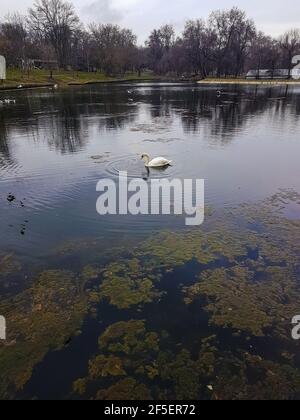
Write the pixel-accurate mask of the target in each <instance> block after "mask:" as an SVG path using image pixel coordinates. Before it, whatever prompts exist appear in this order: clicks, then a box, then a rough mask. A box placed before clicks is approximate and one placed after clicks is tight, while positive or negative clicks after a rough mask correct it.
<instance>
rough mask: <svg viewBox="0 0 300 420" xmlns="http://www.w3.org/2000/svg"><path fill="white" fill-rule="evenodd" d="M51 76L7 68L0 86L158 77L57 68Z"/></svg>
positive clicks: (36, 71) (11, 86)
mask: <svg viewBox="0 0 300 420" xmlns="http://www.w3.org/2000/svg"><path fill="white" fill-rule="evenodd" d="M52 77H53V78H52V79H51V77H50V71H49V70H31V71H30V72H29V73H27V72H22V71H20V70H17V69H8V70H7V79H6V80H5V81H4V82H3V83H2V84H1V85H0V88H2V89H5V88H13V87H17V86H18V85H20V84H22V85H23V86H25V87H26V86H28V87H29V86H33V87H34V86H39V85H47V84H53V83H57V84H59V85H70V84H71V85H73V84H79V85H81V84H86V83H101V82H103V83H105V82H112V81H118V80H120V81H125V80H141V81H142V80H151V79H155V78H156V77H155V76H154V75H153V74H152V73H143V74H142V75H141V76H139V75H138V74H137V73H127V74H126V75H125V77H108V76H106V75H105V74H103V73H88V72H82V71H73V70H71V71H64V70H55V71H53V74H52Z"/></svg>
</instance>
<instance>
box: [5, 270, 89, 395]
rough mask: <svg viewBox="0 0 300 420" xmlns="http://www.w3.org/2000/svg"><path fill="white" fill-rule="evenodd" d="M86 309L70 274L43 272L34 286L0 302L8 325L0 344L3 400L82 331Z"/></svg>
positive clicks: (75, 279)
mask: <svg viewBox="0 0 300 420" xmlns="http://www.w3.org/2000/svg"><path fill="white" fill-rule="evenodd" d="M86 308H87V304H86V298H85V296H84V295H83V293H82V285H81V284H80V281H79V280H78V279H77V278H76V276H75V275H74V274H73V273H71V272H68V271H45V272H42V273H40V274H39V276H38V277H37V279H36V280H35V282H34V283H33V285H32V287H30V288H29V289H27V290H26V291H24V292H22V293H20V294H19V295H17V296H15V297H14V298H12V299H6V300H4V301H1V302H0V313H2V314H5V317H6V321H7V325H8V326H9V328H8V337H7V340H6V342H5V343H4V344H1V345H0V371H1V381H0V396H1V398H9V397H11V396H12V395H14V394H15V392H16V391H18V390H21V389H22V387H23V386H24V385H25V384H26V382H27V381H28V380H29V379H30V377H31V374H32V369H33V367H34V366H35V365H36V364H37V363H39V362H40V361H41V360H42V359H43V357H44V356H45V355H46V353H47V352H48V351H49V350H57V349H59V348H62V347H63V346H64V343H65V342H66V340H67V339H68V338H69V337H70V336H71V335H73V334H74V333H75V332H76V330H78V329H80V327H81V323H82V319H83V317H84V314H85V312H86Z"/></svg>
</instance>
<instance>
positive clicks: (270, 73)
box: [246, 69, 300, 80]
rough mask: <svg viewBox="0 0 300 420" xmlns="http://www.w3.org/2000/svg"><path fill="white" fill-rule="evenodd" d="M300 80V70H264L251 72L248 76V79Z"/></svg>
mask: <svg viewBox="0 0 300 420" xmlns="http://www.w3.org/2000/svg"><path fill="white" fill-rule="evenodd" d="M293 77H294V78H297V79H299V78H300V69H292V70H290V71H289V70H288V69H275V70H270V69H262V70H249V71H248V73H247V74H246V79H266V80H271V79H283V80H285V79H289V78H293Z"/></svg>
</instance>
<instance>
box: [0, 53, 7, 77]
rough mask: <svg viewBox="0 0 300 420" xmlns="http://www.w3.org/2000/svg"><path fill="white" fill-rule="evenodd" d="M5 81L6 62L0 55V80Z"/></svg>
mask: <svg viewBox="0 0 300 420" xmlns="http://www.w3.org/2000/svg"><path fill="white" fill-rule="evenodd" d="M5 79H6V60H5V57H3V55H0V80H5Z"/></svg>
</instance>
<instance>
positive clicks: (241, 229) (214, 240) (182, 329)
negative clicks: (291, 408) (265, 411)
mask: <svg viewBox="0 0 300 420" xmlns="http://www.w3.org/2000/svg"><path fill="white" fill-rule="evenodd" d="M299 204H300V196H299V195H298V194H296V193H295V192H293V191H282V192H280V193H279V194H277V195H275V196H273V197H272V198H270V199H269V200H266V201H265V202H263V203H260V204H258V205H248V204H245V205H243V206H239V207H237V208H234V209H230V210H228V211H227V214H226V215H224V213H223V214H221V215H219V214H218V213H216V214H214V216H213V217H211V218H209V220H207V222H206V223H205V224H204V226H203V227H202V228H201V229H194V230H191V231H185V232H167V231H166V232H162V233H161V234H160V235H159V236H155V237H150V238H149V239H147V240H145V241H144V242H142V243H141V244H140V245H139V246H138V247H135V248H132V250H131V251H128V248H127V249H126V248H124V249H118V252H116V253H115V255H114V258H112V257H111V256H110V257H111V258H110V261H108V260H107V255H106V256H105V258H104V260H102V261H101V260H100V259H99V253H98V252H97V250H96V252H95V254H94V255H93V256H91V255H90V257H89V261H88V264H86V265H84V266H83V267H78V273H79V274H76V273H72V272H69V271H61V270H55V271H45V272H42V273H40V274H39V275H38V276H37V278H35V280H34V281H33V282H32V285H31V287H30V288H29V289H27V290H25V291H24V292H22V293H20V294H19V295H17V296H16V297H15V298H13V299H3V300H2V301H1V303H0V313H3V314H6V316H7V319H8V322H9V324H10V329H9V337H8V340H7V342H5V344H4V345H1V347H0V369H1V386H0V390H1V397H3V398H5V397H7V396H13V395H15V393H16V391H18V390H20V389H22V387H23V386H24V384H25V383H26V382H27V381H28V380H29V379H30V376H31V373H32V369H33V367H34V366H35V365H36V364H38V363H39V362H41V361H42V359H43V357H44V356H45V355H46V353H47V352H48V351H50V350H57V349H61V348H62V347H63V346H64V343H65V342H66V340H67V339H68V337H70V336H72V335H73V334H75V333H76V331H78V329H80V327H81V324H82V320H83V318H84V316H85V314H86V313H87V312H88V311H89V310H90V311H91V313H93V315H94V316H95V313H97V316H98V319H99V320H100V321H101V319H102V317H103V316H105V315H104V313H103V312H102V310H101V309H102V308H103V304H105V305H106V307H109V308H110V310H111V311H112V313H113V314H114V315H113V319H114V323H113V324H111V321H110V322H109V319H111V318H109V319H108V322H106V323H105V325H104V326H101V323H99V330H98V336H99V338H98V350H97V351H96V352H95V354H93V355H92V357H91V358H90V360H87V362H86V374H85V375H84V376H83V377H81V378H77V379H76V371H75V372H74V382H73V388H72V390H71V389H69V391H66V392H70V393H72V396H73V397H74V398H82V399H86V398H89V399H105V400H106V399H112V400H114V399H116V400H117V399H124V400H129V399H135V400H138V399H161V400H166V399H186V400H189V399H195V398H196V399H298V398H300V359H299V343H298V342H296V341H293V340H292V339H291V319H292V317H293V316H295V315H296V314H297V313H299V310H300V285H299V281H298V280H299V270H300V255H299V246H300V219H299V218H295V217H294V218H289V217H288V214H289V209H290V207H291V206H292V208H293V209H294V207H295V206H299ZM298 210H300V209H298ZM298 214H299V213H298ZM76 250H77V247H76V249H75V251H76ZM67 252H68V253H72V249H71V248H68V251H67ZM9 261H10V260H9V259H5V257H4V259H3V260H1V265H0V267H1V270H2V271H3V273H6V272H7V270H8V272H10V270H11V268H10V267H14V269H15V270H16V271H17V270H18V269H19V266H18V264H17V265H12V266H11V265H10V263H9V264H7V263H8V262H9ZM191 267H192V268H191ZM5 270H6V271H5ZM166 318H168V319H166ZM116 320H117V321H116ZM64 396H65V397H66V396H67V395H64Z"/></svg>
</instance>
